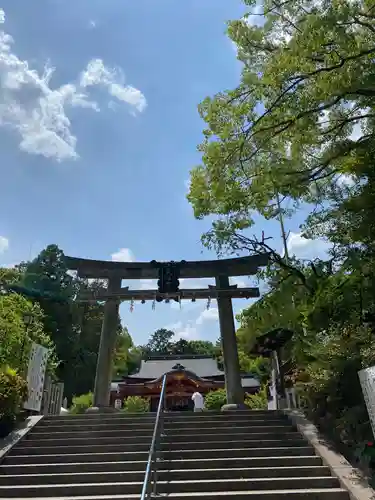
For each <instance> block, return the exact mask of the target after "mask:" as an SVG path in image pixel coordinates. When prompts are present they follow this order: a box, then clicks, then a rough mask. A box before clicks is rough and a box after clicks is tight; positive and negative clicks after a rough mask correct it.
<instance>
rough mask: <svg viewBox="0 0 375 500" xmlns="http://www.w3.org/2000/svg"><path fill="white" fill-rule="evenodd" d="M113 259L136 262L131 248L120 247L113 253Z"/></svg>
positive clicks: (115, 260)
mask: <svg viewBox="0 0 375 500" xmlns="http://www.w3.org/2000/svg"><path fill="white" fill-rule="evenodd" d="M111 259H112V260H113V261H114V262H134V255H133V252H132V251H131V250H130V248H120V249H119V250H118V251H117V252H114V253H113V254H111Z"/></svg>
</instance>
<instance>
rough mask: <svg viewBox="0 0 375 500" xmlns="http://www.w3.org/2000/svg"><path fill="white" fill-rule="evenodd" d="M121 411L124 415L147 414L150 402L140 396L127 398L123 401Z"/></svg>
mask: <svg viewBox="0 0 375 500" xmlns="http://www.w3.org/2000/svg"><path fill="white" fill-rule="evenodd" d="M123 411H124V412H125V413H148V412H149V411H150V401H149V400H148V399H145V398H141V397H140V396H129V397H128V398H126V399H125V400H124V407H123Z"/></svg>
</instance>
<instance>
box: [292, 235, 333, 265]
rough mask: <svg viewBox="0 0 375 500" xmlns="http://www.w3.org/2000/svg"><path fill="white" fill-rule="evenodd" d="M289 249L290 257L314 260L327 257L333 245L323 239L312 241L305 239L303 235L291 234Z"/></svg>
mask: <svg viewBox="0 0 375 500" xmlns="http://www.w3.org/2000/svg"><path fill="white" fill-rule="evenodd" d="M287 247H288V252H289V254H290V255H295V256H296V257H297V258H298V259H309V260H313V259H317V258H324V257H326V255H327V252H328V250H329V249H330V248H331V244H330V243H329V242H328V241H325V240H321V239H316V240H310V239H307V238H304V237H303V236H302V234H301V233H293V232H291V233H290V234H289V238H288V242H287Z"/></svg>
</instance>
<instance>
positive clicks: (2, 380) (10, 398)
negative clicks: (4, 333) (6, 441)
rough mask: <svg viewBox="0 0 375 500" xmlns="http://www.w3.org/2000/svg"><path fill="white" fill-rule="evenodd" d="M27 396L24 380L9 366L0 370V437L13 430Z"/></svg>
mask: <svg viewBox="0 0 375 500" xmlns="http://www.w3.org/2000/svg"><path fill="white" fill-rule="evenodd" d="M27 396H28V391H27V382H26V380H25V379H24V378H22V377H21V376H20V375H18V373H17V371H16V370H13V369H11V368H10V367H9V366H5V367H2V368H0V437H4V436H6V435H7V434H8V433H9V432H10V431H11V430H12V429H13V427H14V425H15V422H16V419H17V416H18V415H19V414H20V413H21V411H22V405H23V403H24V401H26V399H27Z"/></svg>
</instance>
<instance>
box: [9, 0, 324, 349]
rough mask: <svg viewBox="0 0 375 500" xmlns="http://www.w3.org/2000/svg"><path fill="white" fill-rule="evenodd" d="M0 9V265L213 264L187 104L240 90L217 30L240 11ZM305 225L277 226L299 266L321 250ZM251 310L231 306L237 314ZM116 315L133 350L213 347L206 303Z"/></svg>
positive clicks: (47, 4)
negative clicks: (48, 251)
mask: <svg viewBox="0 0 375 500" xmlns="http://www.w3.org/2000/svg"><path fill="white" fill-rule="evenodd" d="M1 7H2V9H3V10H4V16H2V17H4V19H3V20H4V23H2V24H1V25H0V31H1V35H0V82H1V86H2V90H1V95H0V169H1V178H2V196H1V198H0V264H1V265H6V266H11V265H14V264H15V263H18V262H19V261H21V260H27V259H29V258H31V257H34V256H35V255H36V254H37V253H38V252H39V251H40V250H41V249H42V248H43V247H45V246H46V245H48V244H50V243H56V244H58V245H59V246H60V247H61V248H62V249H63V250H64V252H65V253H66V254H68V255H73V256H81V257H86V258H96V259H115V260H128V259H131V260H139V261H150V260H152V259H156V260H170V259H173V260H180V259H186V260H195V259H210V258H215V255H214V254H212V253H210V252H208V251H207V250H204V249H203V248H202V246H201V244H200V235H201V234H202V232H204V231H205V230H206V229H207V228H208V222H204V221H203V222H202V221H196V220H195V219H194V217H193V214H192V210H191V207H190V206H189V204H188V202H187V201H186V198H185V196H186V192H187V181H188V179H189V170H190V169H191V168H192V167H193V166H194V165H196V164H197V163H199V161H200V156H199V154H198V152H197V150H196V146H197V144H198V143H199V142H200V141H201V139H202V129H203V127H204V124H203V122H202V121H201V119H200V117H199V115H198V111H197V105H198V104H199V102H200V101H201V100H202V99H203V98H204V97H206V96H207V95H213V94H214V93H215V92H218V91H222V90H225V89H230V88H232V87H234V86H236V84H237V83H238V81H239V78H240V70H241V67H240V64H239V63H238V61H237V60H236V53H235V50H234V48H233V45H232V43H231V42H230V40H229V39H228V38H227V37H226V35H225V28H226V25H225V23H226V21H227V20H229V19H238V18H240V17H241V16H242V15H243V13H244V12H245V10H244V6H243V5H242V3H241V1H240V0H232V1H230V2H228V1H227V0H205V1H202V0H189V2H177V1H176V0H137V1H127V2H125V1H124V0H79V1H77V2H66V1H63V0H38V2H25V1H22V0H5V1H4V0H3V2H2V3H1ZM305 215H306V213H304V212H301V213H300V214H298V216H296V217H294V218H293V220H291V221H288V222H287V228H288V230H290V231H292V233H291V236H290V241H289V244H290V247H291V250H293V251H295V252H296V254H297V255H299V256H302V257H306V258H308V257H311V256H312V257H314V256H316V255H318V254H319V253H321V252H322V251H324V249H325V246H324V243H322V242H311V241H306V240H302V239H301V238H300V237H299V234H298V233H299V224H300V223H301V222H302V221H303V219H304V217H305ZM262 230H265V232H266V235H269V236H273V237H274V244H275V246H276V248H280V246H281V245H280V238H279V228H278V225H277V224H276V223H274V222H271V223H270V222H268V223H265V222H264V221H263V220H260V219H259V220H258V221H257V225H256V228H255V229H254V231H255V232H258V233H260V232H261V231H262ZM206 283H207V281H206V282H205V283H204V284H206ZM212 283H213V281H212ZM237 283H238V284H239V285H243V286H246V285H248V284H250V283H253V281H251V280H249V279H248V278H246V277H245V278H243V279H240V280H237ZM135 285H137V286H141V287H144V288H148V287H154V284H151V286H150V284H149V283H145V282H143V283H139V284H133V286H135ZM196 285H198V286H202V284H199V283H196V282H195V283H190V284H188V285H186V284H185V283H184V284H183V286H196ZM249 303H250V302H246V301H243V300H238V301H234V307H235V311H237V312H238V311H239V310H240V309H241V308H243V307H245V306H246V305H247V304H249ZM121 316H122V320H123V323H124V324H126V325H127V326H128V328H129V331H130V333H131V335H132V336H133V339H134V341H135V343H137V344H141V343H144V342H146V341H147V338H148V337H149V335H150V334H151V333H152V332H153V331H154V330H155V329H157V328H160V327H170V328H173V329H174V330H175V331H176V334H177V335H178V336H180V337H186V338H190V339H193V338H194V339H197V338H199V339H208V340H212V341H215V340H216V339H217V337H218V335H219V328H218V322H217V308H216V304H215V303H214V302H213V303H212V304H211V308H210V309H209V310H208V311H207V310H206V303H205V302H203V301H200V302H196V303H194V304H193V303H183V306H182V309H181V310H180V309H179V306H178V305H177V304H172V305H171V304H157V306H156V310H155V311H153V310H152V308H151V303H147V304H145V305H140V304H136V305H135V309H134V311H133V312H132V313H130V311H129V304H126V303H125V304H123V305H122V306H121Z"/></svg>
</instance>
